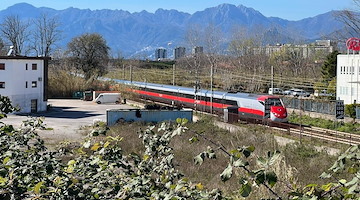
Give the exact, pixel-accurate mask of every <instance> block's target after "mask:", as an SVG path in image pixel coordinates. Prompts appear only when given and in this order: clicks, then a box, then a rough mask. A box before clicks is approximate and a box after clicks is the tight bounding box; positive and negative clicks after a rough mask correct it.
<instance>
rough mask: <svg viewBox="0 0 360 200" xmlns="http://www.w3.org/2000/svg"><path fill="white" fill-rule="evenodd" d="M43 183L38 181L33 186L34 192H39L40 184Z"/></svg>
mask: <svg viewBox="0 0 360 200" xmlns="http://www.w3.org/2000/svg"><path fill="white" fill-rule="evenodd" d="M43 184H44V182H42V181H41V182H39V183H38V184H36V185H35V187H34V192H35V194H40V188H41V186H42V185H43Z"/></svg>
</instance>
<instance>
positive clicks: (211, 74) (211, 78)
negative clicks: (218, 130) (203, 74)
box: [210, 64, 214, 114]
mask: <svg viewBox="0 0 360 200" xmlns="http://www.w3.org/2000/svg"><path fill="white" fill-rule="evenodd" d="M213 83H214V66H213V64H211V68H210V91H211V96H210V113H211V114H212V113H213V96H214V89H213Z"/></svg>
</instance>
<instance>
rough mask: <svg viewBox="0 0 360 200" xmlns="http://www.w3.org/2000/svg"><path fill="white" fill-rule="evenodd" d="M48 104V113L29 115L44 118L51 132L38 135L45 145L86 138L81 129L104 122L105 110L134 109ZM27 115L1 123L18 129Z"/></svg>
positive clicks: (62, 102) (82, 103) (55, 101)
mask: <svg viewBox="0 0 360 200" xmlns="http://www.w3.org/2000/svg"><path fill="white" fill-rule="evenodd" d="M48 104H50V105H51V109H50V110H49V111H48V112H42V113H37V114H31V115H30V116H35V117H45V120H44V123H45V124H46V127H47V128H52V129H53V130H42V131H39V135H40V136H41V137H42V138H43V139H45V142H46V143H47V144H50V145H51V144H57V143H58V142H60V141H63V140H68V141H74V140H76V141H80V140H81V139H82V138H84V137H85V136H86V134H85V133H84V129H83V127H85V126H90V125H92V124H93V122H94V121H97V120H101V121H104V122H105V121H106V110H107V109H129V108H134V107H132V106H129V105H122V104H96V103H94V102H89V101H82V100H64V99H50V100H48ZM27 117H28V115H14V114H10V115H8V118H6V119H3V120H2V121H3V122H5V123H7V124H12V125H14V126H15V127H19V126H20V125H21V123H22V121H24V120H26V119H27Z"/></svg>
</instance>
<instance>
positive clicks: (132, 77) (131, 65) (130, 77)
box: [130, 65, 133, 83]
mask: <svg viewBox="0 0 360 200" xmlns="http://www.w3.org/2000/svg"><path fill="white" fill-rule="evenodd" d="M132 78H133V77H132V65H130V82H131V83H132V81H133V80H132Z"/></svg>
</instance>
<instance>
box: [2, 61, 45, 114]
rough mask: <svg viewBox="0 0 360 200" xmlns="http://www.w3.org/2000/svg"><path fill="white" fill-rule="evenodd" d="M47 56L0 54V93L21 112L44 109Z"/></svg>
mask: <svg viewBox="0 0 360 200" xmlns="http://www.w3.org/2000/svg"><path fill="white" fill-rule="evenodd" d="M49 60H50V58H49V57H47V58H45V57H24V56H0V95H2V96H8V97H9V98H10V100H11V102H12V105H13V106H17V107H18V108H20V112H21V113H30V112H39V111H46V108H47V84H48V61H49Z"/></svg>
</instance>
